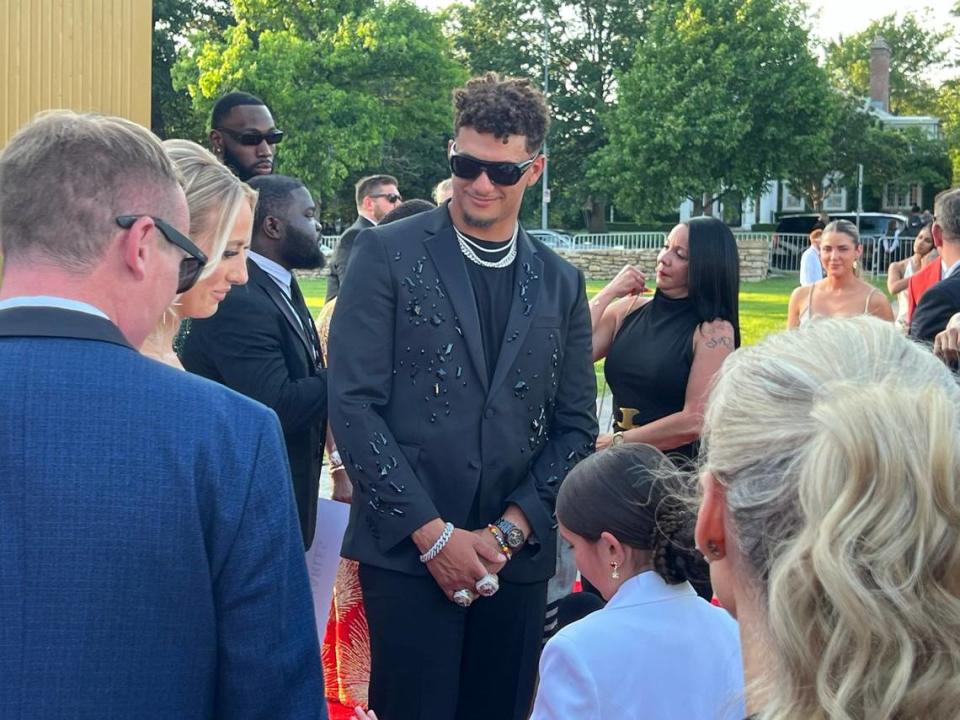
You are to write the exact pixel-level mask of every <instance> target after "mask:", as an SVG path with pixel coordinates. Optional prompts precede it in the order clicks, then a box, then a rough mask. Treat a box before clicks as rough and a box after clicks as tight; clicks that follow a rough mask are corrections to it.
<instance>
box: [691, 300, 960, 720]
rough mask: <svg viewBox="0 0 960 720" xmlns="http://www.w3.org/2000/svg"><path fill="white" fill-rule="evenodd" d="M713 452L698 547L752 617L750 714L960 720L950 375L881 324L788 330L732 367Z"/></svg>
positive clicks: (959, 494) (719, 397)
mask: <svg viewBox="0 0 960 720" xmlns="http://www.w3.org/2000/svg"><path fill="white" fill-rule="evenodd" d="M894 417H895V418H898V419H899V420H901V421H902V422H895V423H894V422H890V418H894ZM905 428H906V431H905ZM703 450H704V455H703V461H704V465H703V470H704V472H703V474H702V477H701V480H702V484H703V487H704V495H703V500H702V504H701V508H700V513H699V518H698V521H697V530H696V539H697V544H698V546H699V547H700V548H701V550H702V552H703V553H704V554H705V555H706V557H707V558H708V560H710V575H711V579H712V581H713V587H714V590H715V591H716V593H717V596H718V598H719V600H720V601H721V603H722V604H723V606H724V607H725V608H727V609H728V610H730V611H731V612H732V613H733V614H734V615H735V616H736V617H737V619H738V620H739V623H740V637H741V643H742V651H743V662H744V675H745V679H746V681H747V709H748V712H751V713H753V715H751V717H755V718H757V719H758V720H826V719H827V718H829V719H830V720H907V719H908V718H909V719H914V718H923V719H924V720H948V719H950V720H953V719H954V718H956V717H957V708H960V682H958V677H960V581H958V578H960V389H958V386H957V383H956V381H955V379H954V378H953V377H952V376H951V374H950V371H949V370H948V369H947V368H946V367H944V366H943V365H941V363H939V362H938V361H937V359H936V358H935V357H934V356H933V355H932V354H931V353H929V352H926V351H925V350H923V349H922V348H921V347H920V346H918V345H915V344H913V343H911V342H910V341H909V340H907V339H906V338H904V337H903V335H902V334H901V333H900V332H899V331H898V330H897V329H896V327H895V326H894V325H893V323H886V322H881V321H879V320H876V319H874V318H867V317H858V318H851V319H846V320H837V319H834V320H824V321H821V322H817V323H813V325H811V326H810V327H809V328H805V329H804V331H803V332H798V333H780V334H778V335H774V336H771V337H769V338H767V339H766V340H764V341H763V342H762V343H760V344H759V345H756V346H754V347H751V348H746V349H743V350H740V351H739V352H737V353H734V354H733V355H732V356H731V357H730V358H728V359H727V362H726V363H725V364H724V366H723V369H722V370H721V371H720V375H719V378H718V380H717V384H716V386H715V387H714V390H713V392H712V394H711V396H710V400H709V402H708V405H707V412H706V417H705V420H704V432H703Z"/></svg>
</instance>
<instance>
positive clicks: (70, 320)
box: [0, 307, 133, 350]
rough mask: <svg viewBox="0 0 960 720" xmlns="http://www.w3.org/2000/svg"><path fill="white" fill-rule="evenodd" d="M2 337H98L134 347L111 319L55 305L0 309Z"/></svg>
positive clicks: (101, 339)
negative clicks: (55, 306)
mask: <svg viewBox="0 0 960 720" xmlns="http://www.w3.org/2000/svg"><path fill="white" fill-rule="evenodd" d="M0 337H56V338H76V339H78V340H98V341H100V342H107V343H113V344H114V345H121V346H123V347H126V348H130V349H131V350H132V349H133V348H132V347H131V345H130V343H129V342H128V341H127V339H126V338H125V337H124V336H123V333H121V332H120V328H118V327H117V326H116V325H114V324H113V323H112V322H110V321H109V320H104V319H103V318H102V317H98V316H96V315H91V314H89V313H85V312H78V311H75V310H64V309H62V308H54V307H16V308H9V309H7V310H0Z"/></svg>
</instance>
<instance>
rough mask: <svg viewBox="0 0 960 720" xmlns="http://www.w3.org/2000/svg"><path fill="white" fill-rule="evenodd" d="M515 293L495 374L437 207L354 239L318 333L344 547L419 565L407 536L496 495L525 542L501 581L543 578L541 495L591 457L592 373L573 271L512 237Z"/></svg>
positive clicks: (550, 521) (549, 570) (482, 518)
mask: <svg viewBox="0 0 960 720" xmlns="http://www.w3.org/2000/svg"><path fill="white" fill-rule="evenodd" d="M517 246H518V252H517V258H516V260H515V262H516V281H517V286H516V291H515V293H514V296H513V300H512V304H511V309H510V314H509V319H508V322H507V328H506V333H505V337H504V342H503V346H502V349H501V352H500V356H499V360H498V362H497V366H496V370H495V372H494V377H493V379H492V381H490V380H489V378H488V376H487V369H486V363H485V361H484V354H483V347H482V339H481V335H480V322H479V317H478V314H477V307H476V301H475V299H474V295H473V290H472V288H471V285H470V280H469V278H468V275H467V270H466V266H465V263H466V262H468V261H467V260H466V259H465V258H464V256H463V254H462V253H461V252H460V249H459V247H458V244H457V240H456V237H455V235H454V231H453V227H452V225H451V222H450V216H449V214H448V212H447V209H446V207H440V208H437V209H436V210H433V211H430V212H426V213H421V214H420V215H416V216H414V217H411V218H408V219H405V220H401V221H398V222H395V223H391V224H389V225H387V226H384V227H378V228H375V229H373V230H366V231H364V232H362V233H361V234H360V236H359V237H358V238H357V242H356V246H355V248H354V253H353V257H352V258H351V260H350V277H351V280H350V282H349V283H347V284H346V285H345V286H344V288H343V292H342V293H341V295H340V298H339V299H338V300H337V306H336V310H335V311H334V314H333V322H332V328H331V335H330V346H329V347H330V354H329V359H330V421H331V427H332V430H333V432H334V435H335V436H336V438H337V443H338V446H339V448H340V450H341V455H342V456H343V458H344V460H345V462H346V463H347V466H348V467H347V469H348V473H349V475H350V479H351V481H352V482H353V484H354V499H353V503H352V505H351V509H350V524H349V527H348V529H347V533H346V536H345V538H344V544H343V555H344V556H345V557H348V558H353V559H356V560H359V561H361V562H364V563H369V564H371V565H375V566H378V567H383V568H387V569H391V570H397V571H400V572H404V573H408V574H424V573H426V568H425V567H424V566H423V565H421V563H420V562H419V560H418V552H417V548H416V546H415V545H414V543H413V541H412V540H411V539H410V535H411V534H412V533H413V532H414V531H415V530H416V529H417V528H419V527H420V526H422V525H423V524H425V523H426V522H428V521H430V520H432V519H434V518H437V517H440V518H443V519H444V520H445V521H448V522H452V523H453V524H454V525H456V526H457V527H460V528H466V529H470V530H473V529H477V528H476V527H468V526H467V525H468V521H469V519H470V518H471V517H473V518H475V524H476V526H477V527H484V526H486V524H487V523H491V522H493V521H495V520H496V519H497V518H498V517H500V515H501V514H502V513H503V511H504V510H505V509H506V507H507V505H508V504H511V503H513V504H516V505H518V506H519V507H520V508H521V509H522V510H523V512H524V514H525V515H526V516H527V518H528V519H529V521H530V524H531V526H532V529H533V535H534V537H535V539H536V540H537V544H535V545H530V546H527V547H525V548H523V550H522V551H520V552H518V553H517V554H516V555H515V557H514V559H513V560H511V561H510V562H509V563H508V564H507V566H506V567H505V568H504V569H503V571H502V573H501V574H502V575H503V577H504V578H506V579H510V580H514V581H518V582H534V581H539V580H545V579H547V578H549V577H550V576H551V575H552V574H553V572H554V564H555V557H556V530H555V528H556V523H555V519H554V516H553V508H554V503H555V500H556V496H557V491H558V489H559V487H560V482H561V481H562V480H563V478H564V476H565V474H566V473H567V471H568V470H569V469H570V468H571V467H572V466H573V465H574V464H575V463H576V462H577V461H578V460H579V459H580V458H582V457H585V456H586V455H588V454H589V453H590V452H592V451H593V447H594V442H595V440H596V435H597V419H596V415H595V403H596V380H595V377H594V372H593V362H592V360H591V329H590V313H589V309H588V307H587V298H586V293H585V283H584V279H583V275H582V273H580V272H579V271H578V270H577V269H576V268H574V267H573V266H572V265H570V264H568V263H567V262H566V261H564V260H563V259H561V258H560V257H559V256H557V255H556V254H555V253H554V252H552V251H551V250H549V249H548V248H547V247H545V246H544V245H543V244H542V243H540V242H537V241H533V240H531V239H530V238H529V237H528V236H527V234H526V233H524V232H522V231H521V232H520V235H519V237H518V239H517Z"/></svg>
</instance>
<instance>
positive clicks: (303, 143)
mask: <svg viewBox="0 0 960 720" xmlns="http://www.w3.org/2000/svg"><path fill="white" fill-rule="evenodd" d="M319 6H320V3H318V2H315V1H314V0H297V1H295V2H286V1H284V0H237V2H236V25H234V26H232V27H229V28H227V29H226V30H225V31H224V32H222V33H208V34H206V35H204V36H201V37H196V38H195V39H194V42H193V43H192V44H191V46H190V48H189V49H188V50H187V51H186V52H184V53H183V54H182V56H181V58H180V61H179V63H178V66H177V69H176V73H175V76H176V81H177V83H178V84H179V86H180V87H183V88H186V89H187V90H188V92H189V94H190V96H191V97H192V99H193V106H194V111H195V112H196V113H197V114H199V115H201V116H203V117H208V116H209V112H210V109H211V107H212V105H213V103H214V102H215V100H216V98H217V97H219V96H220V95H222V94H223V93H225V92H228V91H230V90H235V89H242V90H246V91H248V92H252V93H254V94H256V95H258V96H260V97H262V98H263V99H264V101H265V102H267V103H268V104H269V105H270V107H271V108H272V110H273V113H274V117H275V118H276V121H277V124H278V125H279V126H280V127H281V128H283V129H284V130H285V131H286V132H287V136H286V137H285V138H284V141H283V144H282V145H281V146H280V147H279V151H278V153H277V156H278V171H279V172H284V173H288V174H291V175H295V176H297V177H299V178H301V179H302V180H303V181H304V182H305V183H306V184H307V185H308V186H309V187H310V188H311V190H312V191H314V192H315V193H317V194H319V195H320V197H322V198H323V200H324V217H325V219H326V220H327V221H330V220H335V219H337V218H340V219H341V220H342V221H343V222H347V221H348V220H349V219H350V218H351V217H352V216H353V214H354V213H355V209H354V208H353V201H352V194H353V187H352V184H353V181H355V180H356V179H357V178H358V177H360V176H361V175H364V174H367V173H370V172H391V173H394V174H396V175H397V176H398V179H399V180H400V183H401V189H402V190H403V191H404V193H405V194H406V195H407V196H408V197H415V196H420V197H427V196H428V193H429V190H430V189H431V187H432V185H433V184H434V183H436V182H437V181H438V180H440V179H442V178H443V177H445V176H446V175H447V174H449V171H448V170H447V169H446V167H445V154H444V149H445V144H446V143H445V140H446V138H447V137H448V136H449V132H450V125H451V104H450V91H451V89H452V88H453V87H455V86H456V85H457V84H459V83H461V82H462V81H463V79H464V76H465V72H464V70H463V68H462V67H461V66H460V65H459V63H457V62H456V61H455V60H454V58H453V53H452V48H451V46H450V43H449V42H448V41H447V39H446V38H445V37H444V36H443V33H442V29H441V24H440V20H439V19H438V18H437V17H436V16H434V15H432V14H431V13H429V12H427V11H425V10H422V9H420V8H418V7H416V6H415V5H414V4H413V3H412V2H409V1H408V0H395V1H393V2H386V3H382V2H377V3H369V2H365V0H364V1H361V2H357V3H355V4H350V5H348V4H345V3H343V4H341V9H345V10H348V12H346V13H345V14H343V15H337V14H336V13H328V12H318V13H313V12H311V11H312V10H313V9H314V8H316V7H319ZM324 7H326V6H324Z"/></svg>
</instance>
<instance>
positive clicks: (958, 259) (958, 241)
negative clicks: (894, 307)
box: [910, 188, 960, 342]
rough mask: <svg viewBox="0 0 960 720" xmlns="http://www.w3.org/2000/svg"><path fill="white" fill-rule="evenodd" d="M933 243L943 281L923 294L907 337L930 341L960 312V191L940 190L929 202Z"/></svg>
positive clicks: (957, 189)
mask: <svg viewBox="0 0 960 720" xmlns="http://www.w3.org/2000/svg"><path fill="white" fill-rule="evenodd" d="M933 211H934V221H933V226H932V227H931V231H932V232H933V244H934V245H935V246H936V248H937V250H938V251H939V253H940V262H941V264H942V265H941V267H942V270H943V275H942V277H943V279H942V280H941V281H940V282H938V283H937V284H936V285H934V286H933V287H931V288H930V289H929V290H927V292H925V293H924V295H923V297H922V298H921V299H920V303H919V304H918V305H917V309H916V310H915V311H914V313H913V317H912V318H911V320H910V337H912V338H915V339H917V340H924V341H926V342H933V339H934V338H935V337H936V335H937V333H939V332H941V331H942V330H943V329H944V328H945V327H946V326H947V322H948V321H949V320H950V317H951V316H952V315H953V314H954V313H956V312H960V188H953V189H950V190H944V191H943V192H942V193H940V194H939V195H937V197H936V199H935V200H934V203H933Z"/></svg>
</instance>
